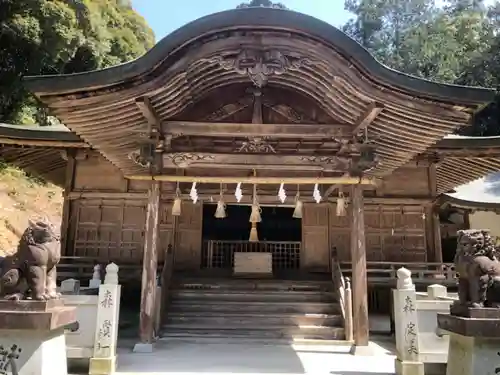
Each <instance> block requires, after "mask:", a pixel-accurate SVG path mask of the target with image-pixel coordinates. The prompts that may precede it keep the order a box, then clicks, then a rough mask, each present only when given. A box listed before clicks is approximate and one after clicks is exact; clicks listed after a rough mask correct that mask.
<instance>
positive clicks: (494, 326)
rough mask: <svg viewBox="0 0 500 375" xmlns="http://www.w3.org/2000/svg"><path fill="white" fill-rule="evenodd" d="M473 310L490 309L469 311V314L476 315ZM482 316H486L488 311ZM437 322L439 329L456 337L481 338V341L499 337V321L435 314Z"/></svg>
mask: <svg viewBox="0 0 500 375" xmlns="http://www.w3.org/2000/svg"><path fill="white" fill-rule="evenodd" d="M473 310H491V309H469V314H471V315H474V314H476V312H474V311H473ZM494 310H497V309H494ZM477 314H481V312H477ZM483 314H488V311H486V312H484V313H483ZM437 321H438V328H439V329H441V330H445V331H448V332H452V333H456V334H458V335H462V336H467V337H481V338H483V339H486V338H491V339H498V338H499V337H500V319H493V318H472V317H471V318H468V317H463V316H456V315H449V314H437Z"/></svg>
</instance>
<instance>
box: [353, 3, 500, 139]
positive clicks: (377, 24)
mask: <svg viewBox="0 0 500 375" xmlns="http://www.w3.org/2000/svg"><path fill="white" fill-rule="evenodd" d="M344 5H345V8H346V10H349V11H350V12H352V13H353V14H354V17H353V18H352V19H351V20H349V22H347V23H346V25H344V27H343V29H344V31H345V32H346V33H347V34H349V35H350V36H351V37H353V38H354V39H356V40H357V41H358V42H359V43H360V44H361V45H363V46H364V47H365V48H367V49H368V50H369V51H370V52H371V53H372V54H373V55H374V56H375V57H376V58H377V59H378V60H379V61H381V62H382V63H384V64H386V65H388V66H390V67H392V68H394V69H397V70H400V71H403V72H405V73H408V74H412V75H415V76H418V77H422V78H426V79H430V80H434V81H439V82H446V83H455V84H462V85H472V86H486V87H498V86H500V57H498V56H500V2H499V1H498V0H497V1H495V3H494V4H493V5H489V6H486V5H485V3H484V2H483V1H482V0H449V1H447V2H446V4H445V5H444V6H442V7H436V6H435V1H433V0H345V4H344ZM497 102H498V103H494V104H492V105H491V106H490V107H489V108H487V109H486V110H485V111H483V112H482V113H481V114H480V115H479V116H477V117H476V119H475V122H474V126H473V127H469V128H467V129H464V130H462V131H461V132H462V133H463V134H468V135H500V124H499V123H498V118H499V114H500V112H499V109H500V98H499V99H498V100H497Z"/></svg>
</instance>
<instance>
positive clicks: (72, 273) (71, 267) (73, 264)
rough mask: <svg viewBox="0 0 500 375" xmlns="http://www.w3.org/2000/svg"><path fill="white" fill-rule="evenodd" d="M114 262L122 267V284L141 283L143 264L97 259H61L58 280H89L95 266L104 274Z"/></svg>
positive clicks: (160, 269)
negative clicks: (107, 266) (99, 267)
mask: <svg viewBox="0 0 500 375" xmlns="http://www.w3.org/2000/svg"><path fill="white" fill-rule="evenodd" d="M111 262H114V263H116V264H117V265H119V266H120V271H119V272H120V283H122V284H123V282H130V281H139V282H140V280H141V278H142V262H137V263H127V262H125V261H124V260H123V259H108V258H96V257H74V256H68V257H61V261H60V262H59V264H58V266H57V279H58V280H59V281H61V280H65V279H70V278H73V279H79V280H89V279H91V278H92V274H93V273H94V266H95V265H97V264H99V265H101V273H103V272H104V270H105V268H106V265H107V264H109V263H111ZM163 265H164V263H160V264H158V271H157V272H158V273H159V274H160V273H161V272H162V270H163Z"/></svg>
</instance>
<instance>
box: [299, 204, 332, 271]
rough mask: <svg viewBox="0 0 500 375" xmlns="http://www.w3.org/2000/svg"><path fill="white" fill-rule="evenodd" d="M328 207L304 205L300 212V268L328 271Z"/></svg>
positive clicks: (325, 205) (324, 205)
mask: <svg viewBox="0 0 500 375" xmlns="http://www.w3.org/2000/svg"><path fill="white" fill-rule="evenodd" d="M329 222H330V205H329V204H316V203H304V206H303V212H302V252H301V256H300V259H301V265H300V266H301V268H302V269H308V270H317V271H328V269H329V264H330V260H329V256H330V236H329Z"/></svg>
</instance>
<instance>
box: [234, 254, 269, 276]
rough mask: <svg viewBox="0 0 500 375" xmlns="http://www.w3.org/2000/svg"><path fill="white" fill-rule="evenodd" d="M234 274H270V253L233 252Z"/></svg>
mask: <svg viewBox="0 0 500 375" xmlns="http://www.w3.org/2000/svg"><path fill="white" fill-rule="evenodd" d="M234 273H235V274H272V273H273V258H272V254H271V253H243V252H236V253H234Z"/></svg>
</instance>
